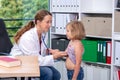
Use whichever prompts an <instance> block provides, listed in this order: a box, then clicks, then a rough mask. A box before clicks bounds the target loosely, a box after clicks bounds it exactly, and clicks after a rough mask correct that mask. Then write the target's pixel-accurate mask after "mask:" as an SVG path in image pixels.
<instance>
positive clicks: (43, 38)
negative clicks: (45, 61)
mask: <svg viewBox="0 0 120 80" xmlns="http://www.w3.org/2000/svg"><path fill="white" fill-rule="evenodd" d="M45 36H46V35H44V36H43V35H42V42H43V44H44V46H45V47H46V48H47V49H49V48H48V46H47V44H46V43H45Z"/></svg>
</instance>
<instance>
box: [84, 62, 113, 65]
mask: <svg viewBox="0 0 120 80" xmlns="http://www.w3.org/2000/svg"><path fill="white" fill-rule="evenodd" d="M83 62H84V63H87V64H94V65H96V64H97V65H101V66H111V64H106V63H101V62H90V61H83Z"/></svg>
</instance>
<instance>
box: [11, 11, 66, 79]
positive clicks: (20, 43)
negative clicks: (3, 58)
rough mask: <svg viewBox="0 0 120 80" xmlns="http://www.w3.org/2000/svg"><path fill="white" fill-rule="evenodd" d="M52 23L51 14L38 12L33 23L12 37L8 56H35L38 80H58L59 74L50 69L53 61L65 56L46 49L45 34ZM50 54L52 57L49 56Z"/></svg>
mask: <svg viewBox="0 0 120 80" xmlns="http://www.w3.org/2000/svg"><path fill="white" fill-rule="evenodd" d="M51 23H52V14H51V13H50V12H49V11H47V10H39V11H38V12H37V13H36V15H35V17H34V21H30V22H29V23H28V24H27V25H25V26H24V27H22V28H21V29H20V30H19V31H18V32H17V33H16V35H15V36H14V40H15V44H14V46H13V48H12V49H11V52H10V54H11V55H13V56H17V55H36V56H38V60H39V65H40V73H41V74H40V80H60V77H61V76H60V73H59V72H58V71H57V70H56V69H55V68H54V67H52V66H53V64H54V59H57V58H60V57H63V56H66V55H67V54H66V53H63V54H61V53H57V51H58V50H52V49H48V47H47V41H48V39H47V38H48V37H47V36H48V35H47V32H48V30H49V28H50V26H51ZM49 53H51V54H52V55H49Z"/></svg>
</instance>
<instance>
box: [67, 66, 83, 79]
mask: <svg viewBox="0 0 120 80" xmlns="http://www.w3.org/2000/svg"><path fill="white" fill-rule="evenodd" d="M73 73H74V70H67V76H68V80H72V77H73ZM83 78H84V71H83V68H82V67H80V72H79V74H78V76H77V80H83Z"/></svg>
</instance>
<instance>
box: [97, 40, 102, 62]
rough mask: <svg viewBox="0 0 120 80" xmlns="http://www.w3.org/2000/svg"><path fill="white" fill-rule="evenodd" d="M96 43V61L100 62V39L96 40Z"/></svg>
mask: <svg viewBox="0 0 120 80" xmlns="http://www.w3.org/2000/svg"><path fill="white" fill-rule="evenodd" d="M97 45H98V48H97V61H98V62H101V57H100V54H101V53H100V51H101V43H100V41H98V43H97Z"/></svg>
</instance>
